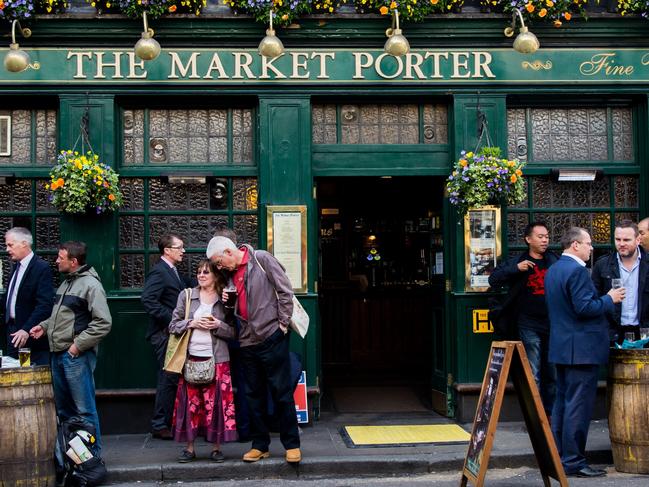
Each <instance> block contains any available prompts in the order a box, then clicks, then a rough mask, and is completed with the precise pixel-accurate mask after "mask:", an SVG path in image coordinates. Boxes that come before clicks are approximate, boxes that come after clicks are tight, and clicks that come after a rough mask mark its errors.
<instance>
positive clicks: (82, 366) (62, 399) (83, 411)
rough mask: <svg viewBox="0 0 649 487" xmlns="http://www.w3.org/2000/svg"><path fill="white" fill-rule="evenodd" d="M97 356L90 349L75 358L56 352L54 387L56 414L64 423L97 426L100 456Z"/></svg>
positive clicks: (53, 361)
mask: <svg viewBox="0 0 649 487" xmlns="http://www.w3.org/2000/svg"><path fill="white" fill-rule="evenodd" d="M96 365H97V355H96V354H95V352H94V351H92V350H88V351H87V352H83V353H82V354H81V355H79V356H78V357H76V358H74V357H72V356H70V354H69V353H68V352H67V351H65V352H55V353H52V385H53V386H54V401H55V403H56V414H57V416H58V417H59V420H60V421H61V422H64V421H67V420H68V419H70V418H73V417H76V418H80V419H82V420H83V421H85V422H86V423H88V424H91V425H93V426H94V427H95V438H96V439H97V450H98V451H97V453H99V452H100V451H101V434H100V432H99V415H98V414H97V406H96V404H95V378H94V376H93V373H94V372H95V366H96Z"/></svg>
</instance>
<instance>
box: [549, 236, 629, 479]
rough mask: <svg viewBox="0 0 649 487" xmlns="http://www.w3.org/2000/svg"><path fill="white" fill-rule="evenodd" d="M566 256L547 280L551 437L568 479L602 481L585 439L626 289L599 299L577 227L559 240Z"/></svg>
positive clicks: (586, 239)
mask: <svg viewBox="0 0 649 487" xmlns="http://www.w3.org/2000/svg"><path fill="white" fill-rule="evenodd" d="M561 246H562V247H563V254H562V255H561V257H560V258H559V260H558V261H557V262H556V263H555V264H554V265H553V266H552V267H550V269H548V272H547V274H546V275H545V300H546V303H547V305H548V313H549V315H550V354H549V360H550V362H552V363H554V364H555V366H556V368H557V395H556V399H555V401H554V408H553V410H552V433H553V434H554V439H555V441H556V443H557V448H558V450H559V455H560V456H561V463H562V464H563V468H564V470H565V472H566V475H570V476H576V477H601V476H603V475H606V472H605V471H604V470H598V469H593V468H591V467H590V466H589V465H588V463H587V462H586V457H585V452H586V439H587V438H588V426H589V425H590V419H591V417H592V413H593V405H594V403H595V393H596V392H597V373H598V370H599V366H600V365H601V364H606V363H607V362H608V344H609V340H608V322H607V320H606V313H612V312H613V311H614V309H615V307H614V305H615V304H616V303H620V302H622V300H623V299H624V288H617V289H611V290H610V291H609V292H608V294H605V295H603V296H600V295H599V294H598V292H597V289H596V288H595V285H594V284H593V281H592V280H591V278H590V276H589V275H588V270H587V269H586V261H588V259H589V258H590V254H591V252H592V250H593V247H592V241H591V238H590V235H589V234H588V232H587V231H586V230H584V229H583V228H579V227H572V228H570V229H569V230H568V231H567V232H566V233H565V234H564V235H563V236H562V237H561Z"/></svg>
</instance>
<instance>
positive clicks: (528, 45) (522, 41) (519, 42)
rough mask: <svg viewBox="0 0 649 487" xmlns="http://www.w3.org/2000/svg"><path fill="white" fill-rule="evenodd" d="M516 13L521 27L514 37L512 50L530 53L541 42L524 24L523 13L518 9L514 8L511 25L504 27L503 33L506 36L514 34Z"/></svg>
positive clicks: (534, 50)
mask: <svg viewBox="0 0 649 487" xmlns="http://www.w3.org/2000/svg"><path fill="white" fill-rule="evenodd" d="M516 14H518V17H519V18H520V19H521V29H520V32H519V33H518V36H517V37H516V39H514V46H513V47H514V50H515V51H517V52H520V53H521V54H532V53H534V52H536V50H537V49H538V48H539V47H541V44H540V43H539V40H538V39H537V38H536V36H535V35H534V34H532V33H531V32H530V31H529V29H528V28H527V27H526V26H525V22H524V21H523V15H522V14H521V11H520V10H518V9H517V10H514V13H513V15H512V25H511V27H507V28H506V29H505V35H506V36H507V37H512V36H513V35H514V32H515V29H516Z"/></svg>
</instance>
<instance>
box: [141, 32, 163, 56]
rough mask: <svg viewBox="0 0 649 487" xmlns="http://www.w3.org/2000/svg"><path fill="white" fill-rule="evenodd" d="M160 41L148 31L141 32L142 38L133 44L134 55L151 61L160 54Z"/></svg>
mask: <svg viewBox="0 0 649 487" xmlns="http://www.w3.org/2000/svg"><path fill="white" fill-rule="evenodd" d="M160 50H161V47H160V43H159V42H158V41H156V40H155V39H154V38H153V37H152V36H151V34H150V33H149V32H142V38H141V39H140V40H139V41H137V43H136V44H135V55H136V56H137V57H139V58H140V59H142V60H143V61H152V60H153V59H155V58H157V57H158V56H159V55H160Z"/></svg>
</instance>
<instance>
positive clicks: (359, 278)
mask: <svg viewBox="0 0 649 487" xmlns="http://www.w3.org/2000/svg"><path fill="white" fill-rule="evenodd" d="M443 184H444V182H443V179H442V178H434V177H390V178H386V177H348V178H321V179H319V180H318V183H317V191H318V202H319V208H318V214H319V216H320V239H319V242H320V253H319V255H320V275H319V276H320V281H319V289H318V291H319V295H320V310H321V317H322V364H323V376H324V381H325V384H326V386H327V387H341V386H342V387H346V386H372V387H376V386H408V387H413V388H416V389H417V390H418V391H421V392H422V394H421V397H422V399H424V402H427V401H426V394H425V392H424V391H426V390H428V391H430V381H431V377H432V373H433V367H434V357H433V355H434V350H435V349H436V347H435V345H434V342H435V341H436V340H435V336H434V335H435V333H436V332H435V330H436V329H437V328H439V329H440V332H441V329H442V328H443V320H442V319H441V318H442V315H441V314H442V312H443V299H444V292H443V291H444V271H443V267H442V263H441V261H440V260H441V259H440V258H441V252H442V235H443V233H442V228H443V227H442V219H441V214H442V211H441V210H442V198H443ZM436 257H437V259H436ZM436 260H437V262H436ZM436 263H437V266H436ZM440 345H441V343H440ZM440 358H441V357H440Z"/></svg>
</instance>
